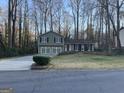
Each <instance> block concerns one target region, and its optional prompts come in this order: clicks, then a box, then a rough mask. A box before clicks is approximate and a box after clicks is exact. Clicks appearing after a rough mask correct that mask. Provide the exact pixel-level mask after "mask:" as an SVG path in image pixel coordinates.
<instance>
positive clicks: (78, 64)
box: [51, 53, 124, 69]
mask: <svg viewBox="0 0 124 93" xmlns="http://www.w3.org/2000/svg"><path fill="white" fill-rule="evenodd" d="M51 63H52V64H53V65H54V68H56V69H64V68H80V69H123V68H124V56H104V55H90V54H83V53H77V54H70V55H62V56H57V57H55V58H53V59H52V60H51Z"/></svg>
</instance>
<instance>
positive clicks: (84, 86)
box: [0, 70, 124, 93]
mask: <svg viewBox="0 0 124 93" xmlns="http://www.w3.org/2000/svg"><path fill="white" fill-rule="evenodd" d="M0 88H13V89H14V93H124V71H81V70H50V71H48V70H42V71H15V72H0Z"/></svg>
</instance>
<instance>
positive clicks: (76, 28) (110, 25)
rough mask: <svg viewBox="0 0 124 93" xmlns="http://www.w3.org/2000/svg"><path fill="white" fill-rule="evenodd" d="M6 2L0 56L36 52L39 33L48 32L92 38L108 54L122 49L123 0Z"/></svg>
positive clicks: (2, 12) (1, 17)
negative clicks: (120, 32)
mask: <svg viewBox="0 0 124 93" xmlns="http://www.w3.org/2000/svg"><path fill="white" fill-rule="evenodd" d="M5 1H6V3H7V6H6V9H3V8H2V6H0V56H1V55H2V56H10V55H17V54H19V55H20V54H21V55H24V54H32V53H36V52H37V37H38V35H40V34H43V33H46V32H48V31H55V32H57V33H59V34H61V35H63V36H64V37H65V38H73V39H76V40H78V39H82V40H87V41H95V42H97V44H98V47H97V49H100V50H102V51H108V53H111V52H112V49H114V48H116V49H118V50H120V51H121V49H122V47H121V43H120V38H119V31H120V29H121V28H122V27H123V24H124V23H123V20H124V6H123V5H124V0H88V1H87V0H5ZM0 2H2V1H0ZM115 40H117V44H116V43H115Z"/></svg>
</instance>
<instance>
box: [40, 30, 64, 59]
mask: <svg viewBox="0 0 124 93" xmlns="http://www.w3.org/2000/svg"><path fill="white" fill-rule="evenodd" d="M63 51H64V37H63V36H62V35H60V34H57V33H56V32H53V31H50V32H47V33H45V34H42V35H40V36H39V38H38V53H39V54H41V55H42V56H51V57H52V56H55V55H58V54H59V53H61V52H63Z"/></svg>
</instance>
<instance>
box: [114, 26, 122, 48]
mask: <svg viewBox="0 0 124 93" xmlns="http://www.w3.org/2000/svg"><path fill="white" fill-rule="evenodd" d="M119 36H120V42H121V47H122V48H124V27H122V28H121V29H120V32H119ZM115 45H116V47H117V37H115Z"/></svg>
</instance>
